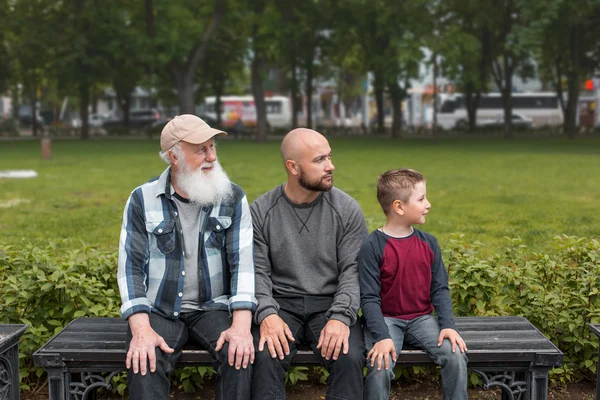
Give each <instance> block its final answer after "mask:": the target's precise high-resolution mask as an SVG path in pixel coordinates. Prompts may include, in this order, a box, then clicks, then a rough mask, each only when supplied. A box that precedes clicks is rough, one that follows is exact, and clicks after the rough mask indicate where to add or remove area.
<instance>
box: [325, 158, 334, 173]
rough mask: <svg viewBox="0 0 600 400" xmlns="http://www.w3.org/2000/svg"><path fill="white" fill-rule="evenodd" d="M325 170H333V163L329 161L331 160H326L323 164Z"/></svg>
mask: <svg viewBox="0 0 600 400" xmlns="http://www.w3.org/2000/svg"><path fill="white" fill-rule="evenodd" d="M325 170H326V171H331V172H333V171H334V170H335V165H333V163H332V162H331V160H329V161H328V162H327V165H326V166H325Z"/></svg>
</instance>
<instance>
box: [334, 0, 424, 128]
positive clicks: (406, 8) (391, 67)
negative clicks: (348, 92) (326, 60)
mask: <svg viewBox="0 0 600 400" xmlns="http://www.w3.org/2000/svg"><path fill="white" fill-rule="evenodd" d="M342 4H343V5H344V7H345V8H346V10H347V11H348V16H349V17H350V18H351V19H350V21H351V23H352V25H353V28H352V29H351V31H354V33H355V35H356V38H357V41H358V43H360V44H361V46H362V49H363V52H364V59H365V63H366V69H367V70H369V71H372V72H373V75H374V82H373V88H374V91H375V101H376V103H377V126H378V131H380V132H381V131H383V129H384V112H383V111H384V110H383V107H384V104H383V101H384V92H385V89H386V88H387V90H388V92H389V95H390V98H391V101H392V116H393V119H392V137H395V138H399V137H401V129H402V110H401V104H402V101H403V100H404V99H405V98H406V95H407V90H408V88H409V81H410V79H412V78H416V77H417V76H418V66H419V63H420V61H421V60H422V59H423V52H422V50H421V47H422V45H423V39H424V35H425V32H426V30H427V29H428V26H427V25H428V24H427V23H426V22H427V18H426V17H427V3H426V2H409V1H403V2H397V1H392V0H378V1H375V2H373V1H365V0H344V1H343V3H342Z"/></svg>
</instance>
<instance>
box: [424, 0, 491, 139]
mask: <svg viewBox="0 0 600 400" xmlns="http://www.w3.org/2000/svg"><path fill="white" fill-rule="evenodd" d="M486 10H487V8H486V6H485V3H484V4H482V2H481V0H445V1H444V2H443V3H441V11H440V15H441V18H443V19H444V23H443V24H441V26H442V27H443V28H441V32H440V42H439V43H438V44H437V49H438V50H439V54H440V56H441V58H442V60H441V69H442V71H443V72H444V74H445V75H446V76H448V77H449V78H451V79H453V80H454V81H455V82H456V83H457V86H458V88H459V90H460V91H461V92H462V93H463V96H464V99H465V106H466V109H467V116H468V126H469V129H470V130H473V129H475V126H476V122H477V108H478V107H479V101H480V99H481V93H482V92H486V91H487V90H488V86H489V85H488V84H489V80H490V79H491V77H490V68H491V63H492V54H491V50H492V49H491V33H490V30H489V28H488V26H487V24H486V18H487V14H488V13H487V11H486ZM438 23H439V22H438ZM434 49H435V47H434Z"/></svg>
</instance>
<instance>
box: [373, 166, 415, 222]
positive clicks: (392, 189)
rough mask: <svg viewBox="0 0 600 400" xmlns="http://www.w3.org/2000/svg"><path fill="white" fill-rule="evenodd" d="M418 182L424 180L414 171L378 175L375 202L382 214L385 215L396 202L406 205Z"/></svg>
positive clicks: (402, 170)
mask: <svg viewBox="0 0 600 400" xmlns="http://www.w3.org/2000/svg"><path fill="white" fill-rule="evenodd" d="M419 182H425V178H424V177H423V175H422V174H421V173H420V172H419V171H415V170H414V169H408V168H398V169H392V170H389V171H386V172H384V173H383V174H382V175H380V176H379V178H377V200H378V201H379V205H380V206H381V209H382V210H383V212H384V213H385V214H386V215H387V214H388V212H389V211H390V208H391V207H392V204H394V201H396V200H400V201H401V202H403V203H408V200H409V199H410V195H411V194H412V190H413V189H414V188H415V185H416V184H417V183H419Z"/></svg>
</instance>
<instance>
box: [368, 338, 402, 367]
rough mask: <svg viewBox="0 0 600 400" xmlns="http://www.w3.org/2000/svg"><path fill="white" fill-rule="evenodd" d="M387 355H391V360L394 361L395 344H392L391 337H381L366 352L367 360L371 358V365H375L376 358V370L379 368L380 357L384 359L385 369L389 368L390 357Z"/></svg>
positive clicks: (395, 356) (395, 357)
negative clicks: (381, 338) (367, 352)
mask: <svg viewBox="0 0 600 400" xmlns="http://www.w3.org/2000/svg"><path fill="white" fill-rule="evenodd" d="M388 355H389V356H391V357H392V360H393V361H394V362H396V359H397V355H396V346H394V342H393V341H392V339H383V340H380V341H379V342H377V343H375V345H374V346H373V348H372V349H371V350H370V351H369V354H367V362H368V361H369V359H370V360H371V367H372V366H374V365H375V360H377V370H378V371H379V370H381V359H383V360H384V364H385V369H390V359H389V357H388Z"/></svg>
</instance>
